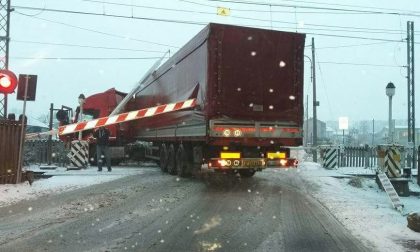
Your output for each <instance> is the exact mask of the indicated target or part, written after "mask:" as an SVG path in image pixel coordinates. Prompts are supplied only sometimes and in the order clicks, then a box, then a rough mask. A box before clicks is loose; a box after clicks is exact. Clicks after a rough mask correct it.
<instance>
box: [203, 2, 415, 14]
mask: <svg viewBox="0 0 420 252" xmlns="http://www.w3.org/2000/svg"><path fill="white" fill-rule="evenodd" d="M205 1H209V2H221V3H235V4H245V5H260V6H271V7H273V6H274V7H275V6H278V7H288V8H294V9H296V8H301V9H311V10H328V11H340V12H344V13H345V12H348V13H367V14H386V15H398V16H412V17H420V14H414V13H401V12H397V11H371V10H360V9H350V8H332V7H319V6H309V5H293V4H279V3H262V2H253V1H240V0H236V1H234V0H205Z"/></svg>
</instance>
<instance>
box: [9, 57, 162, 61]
mask: <svg viewBox="0 0 420 252" xmlns="http://www.w3.org/2000/svg"><path fill="white" fill-rule="evenodd" d="M11 58H13V59H18V60H57V61H60V60H156V59H160V58H161V57H20V56H12V57H11Z"/></svg>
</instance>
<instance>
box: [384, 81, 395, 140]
mask: <svg viewBox="0 0 420 252" xmlns="http://www.w3.org/2000/svg"><path fill="white" fill-rule="evenodd" d="M385 90H386V95H387V96H388V97H389V117H388V139H389V140H388V141H389V143H392V142H393V141H394V139H393V132H392V96H394V95H395V86H394V84H393V83H392V82H389V83H388V85H386V88H385Z"/></svg>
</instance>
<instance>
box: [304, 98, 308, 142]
mask: <svg viewBox="0 0 420 252" xmlns="http://www.w3.org/2000/svg"><path fill="white" fill-rule="evenodd" d="M308 133H309V95H306V127H305V147H307V146H308V136H309V134H308Z"/></svg>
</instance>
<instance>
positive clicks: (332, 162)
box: [323, 148, 338, 169]
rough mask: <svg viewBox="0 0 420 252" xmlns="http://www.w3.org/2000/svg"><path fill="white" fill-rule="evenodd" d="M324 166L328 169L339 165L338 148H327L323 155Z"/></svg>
mask: <svg viewBox="0 0 420 252" xmlns="http://www.w3.org/2000/svg"><path fill="white" fill-rule="evenodd" d="M323 166H324V168H327V169H333V168H337V167H338V148H331V149H326V150H325V152H324V156H323Z"/></svg>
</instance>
